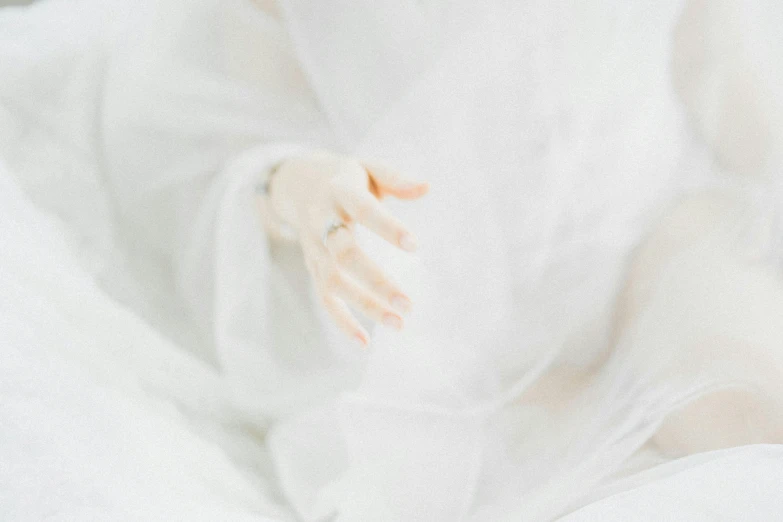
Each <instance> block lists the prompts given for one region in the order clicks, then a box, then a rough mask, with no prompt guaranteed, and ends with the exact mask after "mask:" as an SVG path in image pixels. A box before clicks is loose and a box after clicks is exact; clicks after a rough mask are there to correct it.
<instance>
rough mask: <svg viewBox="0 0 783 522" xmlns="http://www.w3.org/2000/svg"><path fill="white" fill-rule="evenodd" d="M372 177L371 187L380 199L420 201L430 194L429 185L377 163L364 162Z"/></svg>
mask: <svg viewBox="0 0 783 522" xmlns="http://www.w3.org/2000/svg"><path fill="white" fill-rule="evenodd" d="M362 165H363V166H364V168H365V169H366V170H367V173H368V174H369V175H370V187H371V190H372V192H373V193H374V194H375V195H376V196H377V197H379V198H382V197H384V196H386V195H390V196H394V197H396V198H399V199H418V198H420V197H422V196H423V195H425V194H426V193H427V192H429V189H430V185H429V183H426V182H422V181H416V180H413V179H410V178H408V177H406V176H403V175H402V174H401V173H400V172H399V171H397V170H394V169H391V168H389V167H387V166H385V165H382V164H380V163H376V162H363V163H362Z"/></svg>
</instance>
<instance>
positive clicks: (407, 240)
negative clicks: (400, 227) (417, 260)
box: [400, 234, 417, 252]
mask: <svg viewBox="0 0 783 522" xmlns="http://www.w3.org/2000/svg"><path fill="white" fill-rule="evenodd" d="M416 246H417V242H416V238H415V237H413V236H412V235H411V234H403V235H402V237H401V238H400V247H401V248H402V249H403V250H407V251H408V252H413V251H415V250H416Z"/></svg>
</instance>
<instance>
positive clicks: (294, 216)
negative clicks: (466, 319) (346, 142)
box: [268, 152, 429, 346]
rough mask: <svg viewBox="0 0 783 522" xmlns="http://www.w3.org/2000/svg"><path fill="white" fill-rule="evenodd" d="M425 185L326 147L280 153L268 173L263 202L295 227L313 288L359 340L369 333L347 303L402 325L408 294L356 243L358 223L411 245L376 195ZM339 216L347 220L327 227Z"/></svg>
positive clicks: (403, 193)
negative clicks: (280, 160) (281, 157)
mask: <svg viewBox="0 0 783 522" xmlns="http://www.w3.org/2000/svg"><path fill="white" fill-rule="evenodd" d="M428 190H429V185H428V184H427V183H422V182H419V181H414V180H411V179H408V178H407V177H405V176H403V175H402V174H400V173H399V172H397V171H395V170H393V169H391V168H389V167H387V166H385V165H382V164H379V163H375V162H369V161H361V160H357V159H354V158H350V157H346V156H340V155H336V154H332V153H328V152H318V153H313V154H310V155H308V156H304V157H300V158H292V159H289V160H287V161H285V162H284V163H283V164H281V165H280V167H279V168H278V169H276V171H275V173H274V175H273V176H272V178H271V180H270V186H269V195H268V198H269V201H268V203H269V207H270V209H271V211H272V212H273V213H274V214H275V216H276V218H277V219H278V220H279V221H282V222H284V223H286V224H288V225H289V226H291V227H292V228H293V229H294V230H295V231H296V236H297V240H298V241H299V243H300V245H301V248H302V252H303V255H304V258H305V263H306V266H307V269H308V271H309V272H310V276H311V277H312V281H313V285H314V288H315V290H316V293H317V295H318V297H319V299H320V301H321V304H322V305H323V306H324V308H325V309H326V311H327V312H328V314H329V316H330V317H331V319H332V320H333V321H334V323H335V324H336V325H337V326H338V327H339V328H340V330H342V331H343V332H344V333H345V334H346V335H348V336H349V337H351V338H353V339H355V340H356V341H357V342H358V343H360V344H361V345H362V346H367V345H368V344H369V339H370V338H369V335H368V334H367V331H366V330H365V329H364V328H363V327H362V326H361V324H360V323H359V321H358V320H357V318H356V317H355V316H354V314H353V312H352V310H351V308H353V309H354V310H356V311H358V312H359V313H361V314H363V315H364V316H366V317H367V318H369V319H370V320H372V321H374V322H378V323H382V324H384V325H386V326H388V327H390V328H394V329H396V330H401V329H402V328H403V326H404V320H403V315H404V314H406V313H407V312H408V311H409V310H410V308H411V301H410V298H409V297H408V296H407V295H406V294H405V293H404V292H403V291H402V290H401V289H400V288H398V287H397V285H396V284H395V283H394V282H392V280H391V279H390V278H389V277H388V276H387V274H386V273H385V272H384V270H383V269H382V268H381V267H379V266H378V265H377V264H376V263H375V262H374V261H372V260H371V259H370V258H369V257H368V256H367V254H366V253H365V252H363V251H362V250H361V248H359V246H358V245H357V243H356V238H355V236H354V229H355V226H356V224H357V223H358V224H361V225H362V226H364V227H366V228H367V229H368V230H370V231H372V232H373V233H375V234H377V235H378V236H380V237H381V238H383V239H384V240H386V241H388V242H389V243H391V244H392V245H394V246H396V247H398V248H400V249H402V250H404V251H407V252H413V251H414V250H415V249H416V238H415V236H414V235H413V233H412V232H411V231H410V230H408V228H407V227H406V226H405V225H404V224H403V223H402V222H401V221H400V220H398V219H397V218H396V217H394V216H393V215H392V214H391V213H390V212H389V211H388V210H387V209H386V208H385V207H384V206H383V205H382V204H381V202H380V200H381V199H383V198H384V197H387V196H392V197H395V198H398V199H403V200H417V199H419V198H421V197H422V196H424V195H425V194H426V193H427V191H428ZM335 218H337V219H339V220H341V221H342V222H344V223H345V224H346V226H345V227H340V228H336V229H332V230H331V231H330V232H329V233H328V234H327V235H326V237H324V233H325V231H327V229H328V228H329V224H330V222H333V220H334V219H335Z"/></svg>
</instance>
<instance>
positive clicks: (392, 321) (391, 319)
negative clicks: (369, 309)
mask: <svg viewBox="0 0 783 522" xmlns="http://www.w3.org/2000/svg"><path fill="white" fill-rule="evenodd" d="M383 324H385V325H386V326H388V327H389V328H394V329H395V330H402V319H400V318H399V317H397V316H396V315H392V314H385V315H384V316H383Z"/></svg>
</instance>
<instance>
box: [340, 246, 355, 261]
mask: <svg viewBox="0 0 783 522" xmlns="http://www.w3.org/2000/svg"><path fill="white" fill-rule="evenodd" d="M357 253H358V252H357V248H356V247H355V246H353V245H348V246H346V247H343V248H341V249H340V250H338V251H337V253H336V254H335V257H336V259H337V262H338V263H341V264H350V263H352V262H353V261H355V260H356V258H357Z"/></svg>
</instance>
